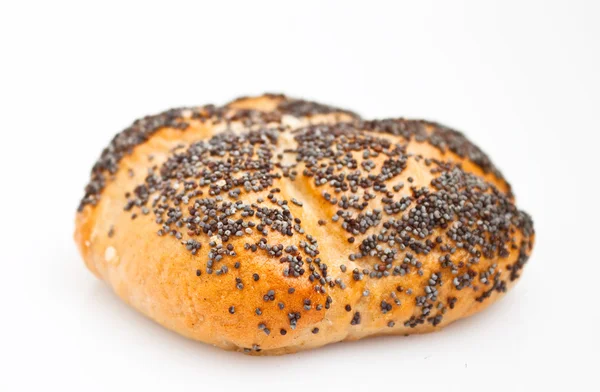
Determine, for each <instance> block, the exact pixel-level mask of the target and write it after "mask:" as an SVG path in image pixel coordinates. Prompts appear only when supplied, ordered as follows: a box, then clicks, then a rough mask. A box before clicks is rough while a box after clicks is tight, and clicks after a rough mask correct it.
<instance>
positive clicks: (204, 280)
mask: <svg viewBox="0 0 600 392" xmlns="http://www.w3.org/2000/svg"><path fill="white" fill-rule="evenodd" d="M533 239H534V231H533V225H532V222H531V219H530V218H529V216H528V215H527V214H525V213H523V212H521V211H519V210H518V209H517V208H516V207H515V205H514V200H513V196H512V192H511V189H510V186H509V185H508V183H507V182H506V181H505V180H504V179H503V177H502V175H501V174H500V172H499V171H498V170H497V169H496V168H495V167H494V166H493V164H492V163H491V161H490V160H489V158H488V157H487V156H486V155H485V154H484V153H483V152H481V150H479V149H478V148H477V147H476V146H474V145H473V144H471V143H470V142H469V141H468V140H467V139H466V138H465V137H464V136H463V135H462V134H460V133H458V132H456V131H453V130H451V129H448V128H446V127H443V126H441V125H439V124H434V123H428V122H424V121H411V120H404V119H392V120H383V121H363V120H361V119H360V117H359V116H358V115H356V114H354V113H352V112H349V111H345V110H341V109H337V108H333V107H330V106H326V105H321V104H317V103H313V102H307V101H303V100H296V99H290V98H287V97H285V96H283V95H275V94H265V95H263V96H259V97H251V98H240V99H237V100H235V101H233V102H231V103H229V104H227V105H225V106H223V107H214V106H204V107H199V108H187V109H176V110H171V111H168V112H165V113H162V114H160V115H157V116H151V117H146V118H144V119H142V120H138V121H137V122H136V123H134V124H133V125H132V127H130V128H128V129H126V130H125V131H123V132H122V133H120V134H119V135H117V136H116V137H115V139H113V141H112V142H111V144H110V146H109V147H107V149H105V150H104V151H103V153H102V156H101V158H100V159H99V161H98V163H97V164H96V165H95V166H94V168H93V170H92V176H91V180H90V183H89V184H88V186H87V187H86V194H85V196H84V198H83V200H82V202H81V204H80V207H79V211H78V213H77V216H76V230H75V240H76V243H77V245H78V247H79V250H80V252H81V254H82V256H83V259H84V260H85V263H86V265H87V267H88V268H89V269H90V270H91V271H92V272H93V273H94V274H95V275H96V276H97V277H99V278H100V279H103V280H105V281H106V282H107V283H108V284H109V285H110V286H111V287H112V288H113V290H114V291H115V292H116V293H117V294H118V295H119V297H121V298H122V299H123V300H124V301H125V302H127V303H129V304H130V305H131V306H133V307H134V308H136V309H137V310H139V311H140V312H142V313H144V314H145V315H147V316H148V317H150V318H151V319H153V320H155V321H156V322H158V323H160V324H162V325H164V326H165V327H167V328H169V329H172V330H174V331H177V332H178V333H180V334H182V335H185V336H187V337H189V338H192V339H196V340H200V341H203V342H206V343H210V344H213V345H215V346H218V347H221V348H224V349H228V350H238V351H244V352H247V353H251V354H284V353H291V352H296V351H299V350H304V349H309V348H314V347H319V346H322V345H325V344H328V343H332V342H337V341H342V340H355V339H360V338H363V337H367V336H373V335H384V334H411V333H422V332H429V331H432V330H436V329H439V328H441V327H443V326H445V325H447V324H449V323H451V322H452V321H454V320H457V319H459V318H462V317H466V316H468V315H471V314H473V313H475V312H478V311H480V310H482V309H483V308H485V307H487V306H488V305H489V304H491V303H493V302H494V301H496V300H497V299H498V298H499V297H501V296H502V294H503V293H505V292H506V291H507V290H508V289H509V288H510V287H511V286H512V285H513V284H514V283H515V281H516V280H517V279H518V277H519V274H520V271H521V269H522V267H523V266H524V264H525V263H526V261H527V259H528V257H529V254H530V252H531V249H532V246H533Z"/></svg>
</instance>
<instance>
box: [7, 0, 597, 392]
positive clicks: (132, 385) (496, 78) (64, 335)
mask: <svg viewBox="0 0 600 392" xmlns="http://www.w3.org/2000/svg"><path fill="white" fill-rule="evenodd" d="M0 4H1V5H0V44H1V47H0V129H1V133H0V147H1V149H0V160H1V162H0V173H1V177H0V198H1V200H0V208H1V224H0V234H1V235H0V238H1V241H2V249H3V252H2V256H0V260H1V267H2V269H1V270H0V301H1V302H0V305H1V307H0V309H1V310H0V339H1V340H0V343H1V345H0V360H1V362H2V363H1V366H0V369H1V370H0V390H1V391H17V390H36V391H39V390H66V391H71V390H73V391H95V390H98V391H101V390H102V391H113V390H114V391H117V390H128V391H137V390H145V391H153V390H160V391H177V390H184V388H185V389H186V390H204V391H206V390H225V391H229V390H232V391H233V390H243V391H248V390H262V391H269V390H278V391H283V390H285V391H294V390H306V389H307V388H309V389H310V390H313V389H318V390H323V391H324V390H328V391H335V390H373V391H378V390H382V391H383V390H403V389H406V390H415V389H417V388H418V389H419V390H433V389H434V388H436V389H438V390H454V389H456V390H486V391H495V390H507V389H508V390H538V388H539V390H545V389H547V388H548V387H568V388H569V389H570V390H573V391H579V390H592V389H595V388H597V383H598V381H597V378H596V376H597V374H595V371H596V372H597V366H598V358H597V352H598V350H600V347H599V346H600V345H599V339H598V336H597V330H598V327H599V323H598V312H599V311H600V310H599V309H598V299H597V298H598V294H597V293H598V289H597V286H598V272H600V271H599V268H598V265H599V264H600V260H599V257H598V250H597V246H598V242H599V241H598V238H597V235H598V224H597V222H598V219H599V214H598V194H597V193H594V190H597V189H598V186H597V184H598V167H599V165H598V159H599V158H598V156H599V155H600V154H599V151H598V136H597V135H598V132H599V131H600V126H599V125H600V121H599V113H598V111H599V108H600V50H599V47H600V44H599V40H600V27H599V22H598V20H599V18H600V12H599V8H600V7H599V6H600V2H598V1H587V2H586V1H573V0H571V1H494V2H490V1H468V2H464V1H458V2H457V1H439V2H430V1H410V2H406V3H404V2H399V1H390V2H378V1H364V2H361V3H359V4H354V3H353V2H351V1H347V0H346V1H340V2H333V1H330V2H328V1H318V2H311V1H296V2H291V1H277V2H268V3H265V2H257V1H243V2H242V1H240V2H225V1H211V2H206V3H203V2H200V1H196V2H189V3H180V2H177V1H168V2H164V3H163V4H162V5H157V4H153V3H152V2H149V1H145V2H139V3H136V4H133V3H130V2H125V1H120V2H118V3H114V4H110V2H106V1H105V2H96V3H95V4H92V2H85V1H77V2H72V3H66V2H64V1H40V2H37V3H36V2H26V1H23V2H17V1H15V2H14V3H13V2H8V1H6V2H4V1H3V2H1V3H0ZM263 91H272V92H284V93H286V94H288V95H292V96H298V97H304V98H309V99H315V100H318V101H322V102H325V103H330V104H335V105H339V106H342V107H347V108H350V109H353V110H356V111H358V112H359V113H361V114H362V115H363V116H364V117H386V116H401V115H402V116H408V117H418V118H427V119H431V120H436V121H440V122H442V123H445V124H447V125H450V126H452V127H455V128H458V129H460V130H462V131H463V132H465V133H466V134H467V135H468V136H469V137H470V138H471V139H473V140H474V141H475V142H476V143H478V144H479V145H480V146H481V147H482V148H483V149H484V150H485V151H486V152H488V153H489V155H490V156H491V157H492V158H493V160H494V162H495V163H496V164H497V165H498V166H499V167H500V168H501V169H502V170H503V172H504V174H505V175H506V177H507V178H508V179H509V180H510V181H511V183H512V185H513V187H514V191H515V193H516V195H517V200H518V204H519V207H520V208H522V209H525V210H526V211H528V212H530V213H531V215H532V216H533V218H534V221H535V228H536V231H537V244H536V248H535V251H534V254H533V257H532V258H531V260H530V263H529V264H528V265H527V267H526V269H525V272H524V275H523V278H522V280H521V281H520V283H519V284H518V285H517V287H516V288H515V289H514V290H513V291H511V292H510V293H509V294H508V295H507V296H506V297H505V299H503V300H502V301H500V302H499V303H497V304H495V305H494V306H492V307H491V308H490V309H488V310H487V311H486V312H483V313H482V314H479V315H477V316H474V317H472V318H470V319H468V320H463V321H461V322H458V323H456V324H454V325H452V326H450V327H448V328H446V329H445V330H443V331H442V332H440V333H435V334H431V335H422V336H410V337H389V338H376V339H369V340H365V341H361V342H356V343H342V344H335V345H331V346H328V347H326V348H323V349H319V350H315V351H309V352H304V353H300V354H296V355H289V356H284V357H271V358H268V357H266V358H255V357H248V356H244V355H241V354H237V353H230V352H224V351H221V350H219V349H216V348H213V347H210V346H207V345H204V344H202V343H196V342H192V341H188V340H186V339H184V338H182V337H179V336H178V335H176V334H174V333H172V332H169V331H167V330H165V329H163V328H161V327H159V326H158V325H155V324H154V323H153V322H151V321H149V320H147V319H145V318H144V317H142V316H140V315H138V314H137V313H135V312H134V311H133V310H131V309H129V308H128V307H126V306H125V305H123V304H122V303H121V302H120V301H119V300H118V299H117V298H116V296H115V295H113V294H112V292H111V291H110V290H109V289H108V288H107V287H105V285H104V284H103V283H102V282H100V281H98V280H96V279H95V278H94V277H93V276H92V274H91V273H89V272H88V271H87V270H86V269H85V268H84V266H83V263H82V261H81V259H80V257H79V255H78V254H77V252H76V249H75V246H74V243H73V240H72V232H73V220H74V216H75V210H76V207H77V204H78V200H79V198H80V197H81V196H82V193H83V187H84V185H85V183H86V182H87V178H88V175H89V170H90V169H91V166H92V164H93V162H94V161H95V160H96V158H97V157H98V155H99V154H100V152H101V150H102V148H103V147H104V146H105V145H106V144H107V143H108V141H109V140H110V139H111V137H112V136H113V135H114V134H115V133H116V132H118V131H120V130H121V129H123V128H125V127H126V126H127V125H129V124H130V123H131V121H132V120H133V119H135V118H136V117H139V116H142V115H145V114H148V113H154V112H158V111H162V110H164V109H167V108H170V107H176V106H182V105H196V104H206V103H215V104H222V103H224V102H226V101H227V100H229V99H232V98H235V97H236V96H239V95H248V94H258V93H262V92H263ZM234 388H235V389H234ZM533 388H535V389H533ZM542 388H543V389H542Z"/></svg>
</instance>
